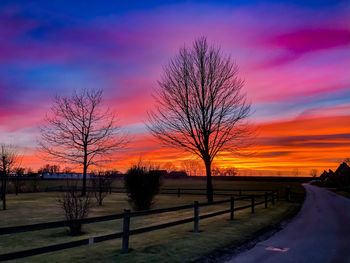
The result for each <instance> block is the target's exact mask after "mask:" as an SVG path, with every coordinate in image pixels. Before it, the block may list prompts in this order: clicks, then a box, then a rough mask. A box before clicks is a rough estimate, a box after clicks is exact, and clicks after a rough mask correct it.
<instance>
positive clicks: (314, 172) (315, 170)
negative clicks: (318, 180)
mask: <svg viewBox="0 0 350 263" xmlns="http://www.w3.org/2000/svg"><path fill="white" fill-rule="evenodd" d="M310 176H312V177H316V176H317V169H311V170H310Z"/></svg>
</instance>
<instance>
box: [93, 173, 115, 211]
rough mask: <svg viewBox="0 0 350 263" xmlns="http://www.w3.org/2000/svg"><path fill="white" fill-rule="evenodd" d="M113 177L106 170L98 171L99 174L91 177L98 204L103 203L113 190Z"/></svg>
mask: <svg viewBox="0 0 350 263" xmlns="http://www.w3.org/2000/svg"><path fill="white" fill-rule="evenodd" d="M112 182H113V181H112V178H111V177H108V176H107V175H106V174H105V173H104V172H98V174H96V175H93V176H92V177H91V185H92V190H93V192H94V195H95V198H96V200H97V202H98V205H102V201H103V199H104V198H105V197H106V196H107V194H108V193H109V192H110V191H111V185H112Z"/></svg>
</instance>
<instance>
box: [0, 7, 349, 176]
mask: <svg viewBox="0 0 350 263" xmlns="http://www.w3.org/2000/svg"><path fill="white" fill-rule="evenodd" d="M119 2H120V3H119ZM128 3H129V4H128ZM200 36H206V37H207V39H208V42H210V43H213V44H214V45H217V46H221V48H222V51H223V52H224V53H225V54H229V55H231V57H232V58H233V59H234V60H235V61H236V63H237V64H238V65H239V68H240V72H239V75H240V77H241V78H243V79H244V80H245V87H244V92H245V93H246V94H247V97H248V100H249V101H250V102H251V103H252V106H253V114H252V115H251V117H250V122H251V123H253V124H255V125H257V126H258V137H257V139H256V145H255V146H254V149H252V150H253V151H254V152H255V154H254V155H252V156H250V157H237V156H234V155H232V154H231V153H222V154H221V155H220V156H218V158H217V161H216V163H217V165H218V166H221V167H231V166H234V167H236V168H239V169H241V170H242V173H243V174H248V175H249V174H251V175H278V174H279V172H280V171H281V172H282V174H283V175H291V174H295V173H296V171H297V170H298V172H299V173H298V175H308V174H309V171H310V170H311V169H312V168H316V169H318V171H319V172H321V171H322V170H323V169H330V168H331V169H335V168H336V166H337V165H338V163H339V162H340V161H342V160H343V159H344V158H347V157H350V74H349V72H350V3H349V1H348V0H347V1H285V2H282V1H250V2H246V1H198V2H197V1H153V2H152V3H141V2H140V3H138V2H133V1H102V0H99V1H64V0H62V1H1V2H0V143H10V144H14V145H17V146H18V147H19V148H20V150H21V153H22V154H23V166H25V167H32V168H34V169H37V168H39V167H40V166H42V165H43V164H44V163H45V161H43V160H41V159H40V158H39V157H38V153H37V145H38V143H37V142H38V139H39V129H38V126H39V125H40V124H42V123H43V118H44V116H45V113H46V112H47V111H48V109H49V107H50V105H51V101H52V98H53V97H54V96H55V94H60V95H69V94H71V93H72V91H73V90H74V89H79V88H103V89H104V98H105V104H106V105H108V106H109V107H110V108H112V109H113V110H114V111H115V112H116V113H117V114H118V118H119V120H120V124H121V125H122V126H123V129H124V130H125V131H127V132H129V133H130V135H131V136H132V138H133V140H132V143H131V144H130V145H129V147H128V148H127V149H125V150H123V151H122V152H120V153H119V154H118V156H117V159H116V161H115V162H114V163H113V164H110V165H109V166H110V167H114V168H117V169H121V170H124V169H126V168H127V167H129V166H130V165H131V164H132V163H133V162H136V161H137V160H138V159H139V158H142V159H143V160H146V161H152V162H154V163H157V164H161V165H162V164H165V163H166V162H169V161H171V162H173V163H174V164H175V165H177V166H178V168H181V161H182V160H186V159H191V158H192V157H191V156H189V155H188V154H184V153H183V152H182V151H179V150H173V149H167V148H164V147H162V146H161V145H159V143H158V142H157V141H155V140H153V139H152V138H151V137H150V135H149V133H148V132H147V130H146V128H145V122H147V111H148V110H150V109H152V108H153V107H154V101H153V98H152V96H151V93H152V90H153V89H154V88H155V87H157V80H159V78H160V74H161V72H162V67H163V66H164V65H166V63H167V62H168V60H169V59H170V58H171V57H173V56H174V55H176V53H177V52H178V50H179V48H180V47H182V46H183V45H184V44H186V45H187V46H190V45H191V44H192V42H193V41H194V40H195V39H196V38H198V37H200ZM192 159H193V158H192ZM62 166H64V165H62ZM244 171H245V172H244Z"/></svg>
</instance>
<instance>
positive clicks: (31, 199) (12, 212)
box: [0, 180, 303, 262]
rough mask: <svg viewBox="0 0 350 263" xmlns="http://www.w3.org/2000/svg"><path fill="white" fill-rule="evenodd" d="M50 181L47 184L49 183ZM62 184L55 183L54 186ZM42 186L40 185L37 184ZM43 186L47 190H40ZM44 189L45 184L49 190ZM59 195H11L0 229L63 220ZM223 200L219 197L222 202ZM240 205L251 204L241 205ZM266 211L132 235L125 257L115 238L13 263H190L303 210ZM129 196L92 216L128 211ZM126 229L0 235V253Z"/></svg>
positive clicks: (117, 196) (200, 184) (262, 185)
mask: <svg viewBox="0 0 350 263" xmlns="http://www.w3.org/2000/svg"><path fill="white" fill-rule="evenodd" d="M46 183H47V182H46ZM55 183H56V184H57V183H58V182H57V181H56V182H55ZM287 185H290V186H291V188H292V190H293V191H295V192H302V191H303V188H302V187H301V186H300V183H290V182H242V181H240V182H236V181H214V187H215V188H223V189H253V188H254V189H279V190H280V192H281V194H282V195H283V189H284V188H285V187H286V186H287ZM114 186H117V187H121V186H122V182H121V181H117V182H116V183H115V185H114ZM204 186H205V181H204V180H165V181H164V182H163V187H168V188H178V187H181V188H204ZM39 187H40V186H39ZM42 187H44V186H42ZM45 187H46V186H45ZM59 196H60V193H58V192H48V193H46V192H38V193H24V194H19V195H18V196H16V195H14V194H9V195H8V210H6V211H0V215H1V217H0V227H5V226H16V225H23V224H33V223H42V222H50V221H56V220H61V219H64V217H63V215H62V213H61V212H60V210H59V208H58V206H57V199H58V198H59ZM223 198H227V197H223V196H217V197H216V198H215V200H220V199H223ZM194 200H196V201H199V202H205V201H206V200H205V196H203V195H198V196H197V195H181V196H180V197H177V196H176V195H158V196H157V198H156V202H155V205H154V208H164V207H172V206H178V205H183V204H191V203H193V201H194ZM241 202H242V204H244V202H247V201H241ZM227 206H228V204H223V205H217V206H215V207H203V208H201V210H200V212H201V213H205V212H206V211H208V212H209V211H215V210H220V209H223V208H227ZM269 206H270V207H269V209H264V207H263V205H260V206H258V207H257V208H256V212H255V214H251V213H250V210H249V209H247V210H242V211H239V212H237V213H236V214H235V220H234V221H233V222H232V221H230V220H228V219H229V215H228V214H225V215H222V216H218V217H214V218H211V219H204V220H201V221H200V223H199V228H200V233H193V232H191V230H192V228H193V223H188V224H184V225H181V226H176V227H171V228H166V229H163V230H157V231H154V232H149V233H145V234H141V235H136V236H131V238H130V247H131V248H132V251H131V252H130V253H128V254H121V253H120V248H121V240H120V239H116V240H111V241H106V242H102V243H99V244H94V245H90V246H83V247H79V248H72V249H67V250H63V251H59V252H54V253H48V254H43V255H38V256H33V257H28V258H25V259H22V260H17V261H14V262H66V261H68V259H69V261H73V260H74V261H76V262H94V261H98V262H115V261H118V262H149V261H157V262H164V261H166V262H186V261H192V260H196V259H198V258H200V257H201V256H203V255H206V254H209V253H211V252H212V251H214V250H215V249H217V248H221V247H226V246H229V245H231V244H235V243H236V244H239V243H242V242H244V241H245V240H247V239H249V238H251V237H252V235H254V233H255V232H256V231H258V230H259V229H261V228H263V227H266V226H269V225H274V224H276V223H278V222H279V221H280V220H282V219H284V218H286V217H289V216H290V215H292V214H294V213H295V212H296V211H297V210H298V209H299V207H300V203H299V202H293V203H290V202H285V201H280V202H278V203H276V205H275V206H271V205H269ZM128 207H129V203H128V201H127V196H126V195H125V194H122V193H112V194H111V195H108V196H107V197H106V199H105V201H104V204H103V206H102V207H100V206H98V205H96V204H94V206H93V208H92V211H91V213H90V215H89V217H92V216H101V215H109V214H118V213H121V212H122V211H123V209H124V208H128ZM192 215H193V210H192V209H189V210H186V211H180V212H171V213H166V214H161V215H156V216H154V215H153V216H146V217H138V218H132V220H131V226H132V228H137V227H142V226H149V225H154V224H159V223H165V222H169V221H174V220H177V219H182V218H185V217H190V216H192ZM121 228H122V220H112V221H106V222H100V223H93V224H87V225H84V228H83V230H84V234H83V235H81V236H78V237H71V236H68V235H67V229H66V228H56V229H48V230H41V231H33V232H27V233H18V234H8V235H2V236H1V239H0V253H6V252H12V251H19V250H24V249H29V248H35V247H41V246H47V245H51V244H56V243H62V242H67V241H72V240H78V239H82V238H87V237H91V236H99V235H104V234H108V233H115V232H119V231H120V230H121Z"/></svg>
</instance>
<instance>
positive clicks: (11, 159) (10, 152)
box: [0, 144, 19, 210]
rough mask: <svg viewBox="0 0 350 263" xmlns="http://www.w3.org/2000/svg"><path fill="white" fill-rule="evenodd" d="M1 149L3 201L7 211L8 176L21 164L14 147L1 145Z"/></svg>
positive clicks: (0, 166) (0, 170) (3, 207)
mask: <svg viewBox="0 0 350 263" xmlns="http://www.w3.org/2000/svg"><path fill="white" fill-rule="evenodd" d="M0 147H1V149H0V157H1V160H0V174H1V199H2V209H3V210H6V188H7V180H8V176H9V174H10V173H11V172H13V171H14V170H15V168H16V167H15V166H16V165H17V164H18V162H19V155H18V153H17V149H16V148H15V147H14V146H12V145H5V144H1V146H0Z"/></svg>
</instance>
